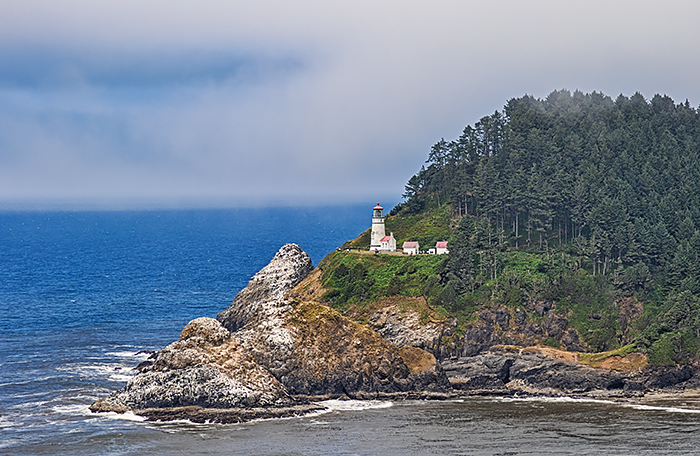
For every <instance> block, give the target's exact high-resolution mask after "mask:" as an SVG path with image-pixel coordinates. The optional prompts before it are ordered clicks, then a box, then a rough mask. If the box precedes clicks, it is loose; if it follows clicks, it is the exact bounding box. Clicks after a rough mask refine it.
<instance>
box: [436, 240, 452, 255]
mask: <svg viewBox="0 0 700 456" xmlns="http://www.w3.org/2000/svg"><path fill="white" fill-rule="evenodd" d="M435 253H437V254H438V255H442V254H444V253H450V251H449V250H447V241H438V243H437V244H435Z"/></svg>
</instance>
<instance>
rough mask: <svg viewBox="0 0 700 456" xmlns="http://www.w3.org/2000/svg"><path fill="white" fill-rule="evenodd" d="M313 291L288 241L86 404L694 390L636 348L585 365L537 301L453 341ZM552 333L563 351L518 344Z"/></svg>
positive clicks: (290, 404) (282, 411)
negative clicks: (529, 309)
mask: <svg viewBox="0 0 700 456" xmlns="http://www.w3.org/2000/svg"><path fill="white" fill-rule="evenodd" d="M323 293H324V289H323V286H322V284H321V280H320V272H319V271H318V269H316V270H314V268H313V266H312V264H311V260H310V259H309V257H308V255H307V254H306V253H305V252H303V251H302V250H301V249H300V248H299V247H298V246H297V245H294V244H287V245H285V246H283V247H282V248H281V249H280V250H279V252H278V253H277V254H276V255H275V257H274V258H273V259H272V260H271V261H270V263H269V264H268V265H267V266H265V267H264V268H263V269H262V270H261V271H260V272H258V273H257V274H256V275H255V276H253V278H252V279H251V280H250V282H249V283H248V285H247V286H246V288H244V289H243V290H242V291H241V292H240V293H239V294H238V295H237V296H236V297H235V299H234V301H233V303H232V304H231V306H230V307H228V308H227V309H225V310H223V311H222V312H220V313H219V314H218V316H217V318H216V319H213V318H207V317H201V318H197V319H195V320H192V321H191V322H190V323H188V324H187V325H186V326H185V328H184V329H183V330H182V333H181V334H180V338H179V340H177V341H175V342H173V343H171V344H170V345H168V346H167V347H165V348H164V349H163V350H161V351H159V352H158V353H157V354H155V355H154V356H153V358H154V359H153V360H152V361H149V362H147V363H142V365H140V366H139V371H140V372H139V373H138V375H136V376H135V377H134V378H132V379H131V380H130V381H129V382H128V383H127V384H126V386H124V387H123V388H122V389H120V390H118V391H116V392H114V393H113V394H111V395H110V396H108V397H106V398H103V399H101V400H99V401H97V402H95V403H94V404H92V406H91V407H90V409H91V410H92V411H93V412H110V411H111V412H119V413H121V412H125V411H133V412H134V413H136V414H138V415H142V416H146V417H148V418H149V419H152V420H172V419H190V420H192V421H195V422H223V423H228V422H241V421H247V420H250V419H255V418H270V417H284V416H294V415H301V414H304V413H307V412H310V411H313V410H318V409H320V408H322V407H321V406H320V405H317V404H316V403H314V401H317V400H321V399H329V398H352V399H374V398H381V399H403V398H415V399H421V398H433V399H444V398H448V397H454V396H460V395H468V394H480V395H484V394H489V395H513V394H518V395H549V396H558V395H569V396H587V397H606V398H636V397H641V396H643V395H644V394H647V393H649V392H652V391H658V390H664V389H665V390H667V391H668V390H673V391H681V390H685V389H695V388H698V387H700V384H698V381H697V379H698V376H697V375H695V372H696V369H694V368H692V367H687V366H686V367H676V366H672V367H666V368H649V367H646V362H645V361H646V360H645V359H640V358H639V357H640V356H641V357H643V355H641V354H634V355H633V356H630V357H629V358H628V357H627V356H626V355H625V354H623V355H621V356H618V355H613V356H610V357H607V358H605V359H606V361H605V362H598V363H596V362H592V359H593V358H591V357H586V356H584V355H583V354H581V353H579V352H578V351H577V350H580V348H581V345H580V341H579V338H578V336H577V334H576V332H575V331H573V330H572V329H571V328H567V324H566V321H565V319H562V317H560V316H557V315H555V314H554V313H553V312H550V310H551V309H548V308H547V303H540V304H533V305H535V306H537V305H540V306H541V307H542V309H539V308H537V309H536V310H537V311H540V310H541V313H542V317H543V318H542V323H541V324H540V325H539V326H537V327H534V326H533V327H530V326H532V325H531V324H529V323H528V322H527V321H526V320H525V319H524V318H522V319H521V318H519V316H518V315H517V314H516V315H513V314H512V312H511V311H509V310H508V309H505V308H502V309H501V308H494V309H484V311H483V312H482V313H481V315H480V322H478V323H477V324H475V325H473V327H472V328H473V329H471V330H470V332H467V333H466V334H462V335H460V336H457V335H456V334H455V333H454V322H453V321H451V320H445V321H442V322H435V321H430V322H423V323H422V322H421V318H420V316H419V315H418V314H416V313H412V312H410V311H407V310H406V309H405V308H400V307H399V306H397V305H395V303H391V302H390V301H388V302H387V305H386V306H384V307H382V308H380V309H378V310H376V312H375V313H374V314H373V315H371V316H370V318H368V319H367V321H365V322H361V321H356V319H355V320H353V319H352V318H350V317H349V316H345V315H343V314H341V313H340V312H338V311H337V310H334V309H332V308H330V307H328V306H326V305H325V304H324V302H323ZM528 325H529V326H528ZM508 328H510V329H508ZM552 334H554V335H557V336H558V338H559V339H561V340H562V341H564V344H563V345H564V346H565V348H567V349H568V351H567V350H555V349H552V348H548V347H541V346H540V347H534V346H528V345H530V344H531V343H533V342H536V341H537V340H539V339H540V338H541V337H542V336H543V335H552ZM635 356H636V358H635Z"/></svg>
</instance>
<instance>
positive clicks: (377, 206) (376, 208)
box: [374, 203, 384, 211]
mask: <svg viewBox="0 0 700 456" xmlns="http://www.w3.org/2000/svg"><path fill="white" fill-rule="evenodd" d="M382 209H384V208H383V207H381V206H380V205H379V203H377V205H376V206H374V210H375V211H376V210H379V211H381V210H382Z"/></svg>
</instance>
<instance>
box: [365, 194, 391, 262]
mask: <svg viewBox="0 0 700 456" xmlns="http://www.w3.org/2000/svg"><path fill="white" fill-rule="evenodd" d="M383 210H384V208H383V207H381V206H380V205H379V203H377V205H376V206H374V209H373V212H372V235H371V237H370V244H369V250H370V251H371V252H396V239H394V233H391V234H390V235H389V236H387V235H386V230H385V228H384V216H383V215H382V211H383Z"/></svg>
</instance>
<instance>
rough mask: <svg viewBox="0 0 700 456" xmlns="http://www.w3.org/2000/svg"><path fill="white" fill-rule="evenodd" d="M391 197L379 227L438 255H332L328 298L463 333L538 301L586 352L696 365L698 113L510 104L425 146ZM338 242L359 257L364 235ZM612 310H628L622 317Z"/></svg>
mask: <svg viewBox="0 0 700 456" xmlns="http://www.w3.org/2000/svg"><path fill="white" fill-rule="evenodd" d="M404 198H405V201H404V202H403V203H401V204H400V205H398V206H397V207H396V208H394V209H393V210H392V211H391V214H390V217H388V218H387V221H386V224H387V231H393V232H394V234H395V236H396V237H397V239H399V240H400V241H404V240H409V239H414V240H419V241H420V242H421V244H423V245H430V244H432V243H433V242H434V241H435V240H437V239H438V238H443V237H446V236H449V249H450V253H449V255H448V256H447V257H446V258H444V259H440V258H436V257H425V258H426V259H423V257H420V258H401V257H396V258H393V257H390V256H380V257H372V256H366V258H365V257H362V256H358V255H354V256H340V255H336V254H333V255H332V256H331V257H330V259H329V260H328V263H327V264H326V266H327V267H328V268H327V270H325V271H324V274H325V275H324V280H325V281H326V284H327V285H328V286H329V288H330V289H331V291H329V295H328V299H329V301H330V302H333V303H335V305H338V306H341V307H342V306H348V305H350V304H356V303H360V302H364V301H371V300H376V299H378V297H379V296H388V295H391V294H392V293H395V294H399V295H401V294H405V295H411V294H414V293H415V294H420V295H422V296H424V297H425V298H426V300H427V302H428V303H429V304H430V305H431V306H434V307H436V308H439V309H442V310H443V311H445V312H447V313H449V314H451V315H453V316H455V317H457V318H458V320H459V321H460V322H462V323H464V324H468V323H469V322H470V321H474V320H475V319H476V318H478V317H477V312H478V311H479V310H480V309H481V308H483V307H485V306H492V305H505V306H507V307H510V308H518V309H526V308H527V306H528V304H532V303H535V302H540V301H548V302H553V303H554V308H555V309H556V312H557V313H558V314H559V315H562V316H565V317H566V318H567V321H568V325H569V327H573V328H575V329H576V330H577V332H578V334H579V336H580V338H581V340H582V342H583V343H584V344H586V345H587V346H588V347H589V348H590V349H591V350H593V351H598V352H600V351H608V350H616V349H621V348H623V346H624V347H630V346H631V345H629V344H630V343H633V344H634V347H635V349H637V350H641V351H643V352H645V353H646V354H647V355H648V357H649V360H650V362H651V363H652V364H656V365H668V364H677V363H680V364H682V363H687V362H689V361H690V360H693V359H697V358H698V355H699V354H700V110H698V109H695V108H692V107H691V106H690V105H689V104H688V102H685V103H681V104H676V103H675V102H674V101H673V100H672V99H670V98H669V97H667V96H660V95H657V96H655V97H653V98H652V99H651V100H645V99H644V97H642V96H641V95H640V94H635V95H633V96H632V97H625V96H622V95H620V96H619V97H617V98H616V99H614V100H613V99H612V98H610V97H608V96H605V95H603V94H600V93H595V92H594V93H590V94H584V93H581V92H578V91H577V92H574V93H573V94H572V93H570V92H568V91H555V92H552V93H551V94H550V95H549V96H548V97H546V99H543V100H542V99H535V98H533V97H531V96H524V97H522V98H514V99H511V100H509V101H508V102H507V103H506V105H505V107H504V108H503V110H502V111H496V112H495V113H494V114H492V115H490V116H486V117H483V118H482V119H481V120H479V121H478V122H476V123H475V124H474V125H473V126H472V125H469V126H467V127H466V128H465V129H464V131H463V133H462V134H461V135H460V136H459V138H457V139H455V140H453V141H445V140H444V139H442V140H440V141H439V142H438V143H436V144H435V145H434V146H433V147H432V148H431V150H430V152H429V154H428V160H427V162H426V166H424V167H422V168H421V170H420V171H419V172H418V173H417V174H416V175H415V176H413V177H412V178H411V179H410V180H409V181H408V183H407V185H406V192H405V194H404ZM424 243H425V244H424ZM365 244H366V246H365ZM350 246H354V247H362V248H367V247H368V246H369V233H364V234H363V235H362V236H361V237H360V238H358V239H357V240H355V241H352V242H351V243H349V244H348V245H346V247H350ZM341 266H342V267H343V268H342V269H340V272H338V270H337V269H338V268H340V267H341ZM411 267H413V268H415V271H416V272H413V273H409V272H408V269H409V268H411ZM625 299H633V300H634V302H639V303H642V305H643V309H642V308H640V311H639V312H638V313H635V314H634V315H632V316H629V315H623V314H624V312H623V309H621V308H620V306H619V303H620V302H622V301H623V300H625ZM531 307H532V306H530V308H531ZM537 318H541V317H538V316H537V315H534V314H533V313H532V312H531V313H529V314H528V319H530V320H532V321H536V320H537ZM457 331H460V328H458V329H457ZM546 343H547V344H548V345H551V346H557V345H559V344H560V341H558V340H556V339H551V340H550V339H546ZM625 349H626V348H625Z"/></svg>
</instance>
